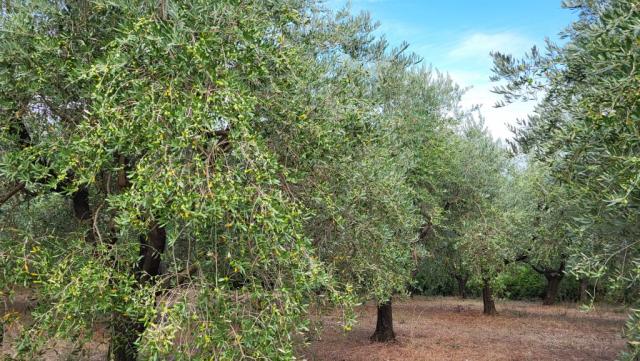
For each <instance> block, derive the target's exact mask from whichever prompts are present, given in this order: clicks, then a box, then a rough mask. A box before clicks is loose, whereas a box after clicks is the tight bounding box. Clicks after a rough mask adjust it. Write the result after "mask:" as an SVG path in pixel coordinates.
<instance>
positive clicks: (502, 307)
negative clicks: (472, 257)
mask: <svg viewBox="0 0 640 361" xmlns="http://www.w3.org/2000/svg"><path fill="white" fill-rule="evenodd" d="M496 306H497V308H498V312H499V314H498V315H497V316H493V317H492V316H483V315H482V301H481V300H459V299H455V298H423V297H416V298H413V299H409V300H404V301H399V302H394V305H393V317H394V328H395V332H396V337H397V342H395V343H390V344H374V343H371V342H369V336H370V335H371V334H372V333H373V330H374V329H375V314H376V309H375V306H374V305H371V304H368V305H366V306H362V307H361V308H360V310H359V313H360V317H359V320H360V322H359V324H358V325H357V326H356V327H354V329H353V331H351V332H349V333H346V334H345V333H344V332H343V331H342V330H341V329H340V327H339V324H338V321H339V319H338V317H334V316H326V317H324V318H323V324H324V332H323V333H322V334H321V335H320V336H319V338H320V339H319V340H317V341H314V342H312V343H311V345H310V346H309V347H308V349H307V350H306V352H305V356H306V358H307V359H308V360H310V361H329V360H331V361H347V360H348V361H361V360H367V361H369V360H370V361H376V360H379V361H382V360H385V361H387V360H389V361H390V360H406V361H410V360H425V361H426V360H452V361H453V360H456V361H457V360H460V361H463V360H474V361H476V360H487V361H488V360H492V361H494V360H513V361H516V360H518V361H520V360H536V361H542V360H563V361H569V360H615V358H616V355H617V354H618V353H619V352H620V351H621V350H623V349H624V346H625V341H624V339H622V337H621V333H622V329H623V326H624V321H625V320H626V313H625V312H624V310H622V309H620V308H618V309H616V308H613V307H605V306H601V307H597V308H596V309H595V310H593V311H590V312H588V313H585V312H581V311H579V310H578V308H577V306H576V304H562V305H557V306H542V305H540V304H539V303H532V302H515V301H505V302H498V303H497V305H496Z"/></svg>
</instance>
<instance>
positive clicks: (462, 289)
mask: <svg viewBox="0 0 640 361" xmlns="http://www.w3.org/2000/svg"><path fill="white" fill-rule="evenodd" d="M455 278H456V281H458V296H459V297H460V298H461V299H463V300H464V299H465V298H467V292H466V291H467V280H468V279H469V278H468V277H463V276H455Z"/></svg>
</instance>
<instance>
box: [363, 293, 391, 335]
mask: <svg viewBox="0 0 640 361" xmlns="http://www.w3.org/2000/svg"><path fill="white" fill-rule="evenodd" d="M369 340H371V342H393V341H395V340H396V335H395V333H394V332H393V316H392V308H391V300H389V301H387V302H385V303H383V304H381V305H378V321H377V322H376V331H375V332H374V333H373V335H371V337H370V338H369Z"/></svg>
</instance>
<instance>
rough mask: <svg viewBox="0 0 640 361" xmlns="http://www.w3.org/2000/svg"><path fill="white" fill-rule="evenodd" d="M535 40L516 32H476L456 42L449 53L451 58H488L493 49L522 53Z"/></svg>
mask: <svg viewBox="0 0 640 361" xmlns="http://www.w3.org/2000/svg"><path fill="white" fill-rule="evenodd" d="M532 44H533V42H532V41H531V40H530V39H528V38H526V37H524V36H521V35H519V34H517V33H514V32H508V31H504V32H496V33H482V32H476V33H472V34H470V35H468V36H466V37H465V38H464V39H463V40H462V41H461V42H459V43H458V44H456V45H455V46H454V47H453V48H452V49H451V50H450V51H449V53H448V54H447V55H448V56H449V58H451V59H456V60H462V59H470V58H471V59H478V58H479V57H480V58H487V57H488V56H489V52H491V51H495V50H498V51H504V52H508V53H512V54H522V53H524V52H525V51H527V50H528V49H529V48H530V47H531V45H532Z"/></svg>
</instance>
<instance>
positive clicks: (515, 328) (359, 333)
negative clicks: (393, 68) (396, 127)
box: [0, 294, 626, 361]
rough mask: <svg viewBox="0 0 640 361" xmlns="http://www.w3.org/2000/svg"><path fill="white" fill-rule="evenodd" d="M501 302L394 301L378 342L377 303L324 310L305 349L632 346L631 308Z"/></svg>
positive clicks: (359, 352)
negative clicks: (627, 325)
mask: <svg viewBox="0 0 640 361" xmlns="http://www.w3.org/2000/svg"><path fill="white" fill-rule="evenodd" d="M30 303H31V302H29V299H28V296H27V295H25V294H23V295H20V296H18V297H17V298H16V300H15V301H14V302H13V303H12V304H9V305H8V306H9V307H8V309H9V310H10V312H13V313H14V314H17V315H18V317H16V319H15V322H11V323H10V324H8V325H5V329H4V331H5V332H4V342H3V343H1V344H0V346H2V347H0V359H4V358H5V357H7V356H10V355H12V354H14V353H15V349H14V347H15V344H13V342H12V341H15V340H16V338H17V336H18V334H19V333H20V330H21V329H22V325H21V323H22V322H29V321H28V318H29V317H28V312H27V311H28V309H29V307H30ZM497 308H498V312H499V314H498V315H497V316H493V317H491V316H483V315H482V301H481V300H459V299H456V298H424V297H416V298H413V299H407V300H403V301H394V304H393V312H394V313H393V317H394V327H395V332H396V336H397V342H395V343H390V344H376V343H371V342H369V336H370V335H371V333H373V330H374V328H375V314H376V308H375V306H374V305H373V304H368V305H365V306H362V307H360V308H359V310H358V312H359V318H358V319H359V323H358V324H357V325H356V326H355V327H354V329H353V331H351V332H348V333H344V332H343V331H342V329H341V327H340V325H339V321H340V318H339V316H337V315H327V316H324V317H323V318H322V323H323V324H324V331H323V332H322V333H321V334H320V335H318V337H317V340H316V341H313V342H312V343H311V344H310V345H309V346H308V347H307V348H306V349H305V350H304V351H303V353H304V354H303V355H302V356H303V358H306V359H307V360H309V361H364V360H367V361H383V360H384V361H391V360H405V361H412V360H420V361H427V360H438V361H439V360H451V361H453V360H456V361H458V360H459V361H463V360H465V361H466V360H474V361H479V360H491V361H494V360H496V361H497V360H513V361H515V360H518V361H520V360H536V361H543V360H562V361H565V360H566V361H570V360H615V358H616V355H617V354H618V353H619V352H620V351H621V350H622V349H623V348H624V346H625V341H624V340H623V339H622V337H621V333H622V329H623V326H624V321H625V320H626V312H625V310H624V309H622V308H620V307H617V308H616V307H609V306H599V307H597V308H596V310H594V311H590V312H588V313H585V312H581V311H579V310H578V309H577V306H576V305H575V304H562V305H557V306H542V305H540V303H533V302H516V301H503V302H497ZM12 344H13V345H12ZM107 345H108V337H107V335H106V334H105V333H104V331H103V330H98V332H97V333H96V334H95V335H94V338H93V341H92V342H90V343H89V344H87V345H85V347H83V348H82V349H80V350H78V349H75V348H74V347H73V345H71V344H69V343H68V342H61V341H56V340H51V341H50V342H49V343H48V345H47V346H48V347H46V348H45V350H44V352H43V353H42V354H40V355H39V356H38V357H37V359H39V360H47V361H49V360H92V361H98V360H104V359H105V355H106V351H107ZM12 346H13V347H12ZM87 346H88V347H87Z"/></svg>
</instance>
